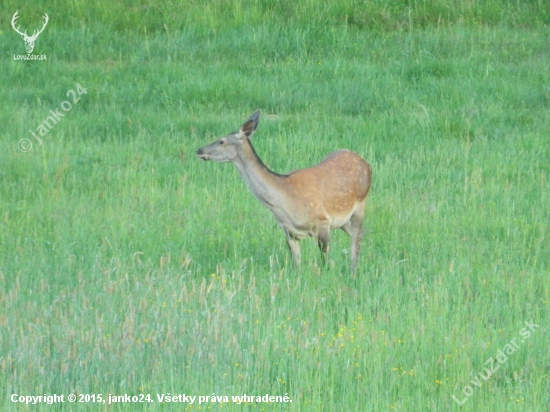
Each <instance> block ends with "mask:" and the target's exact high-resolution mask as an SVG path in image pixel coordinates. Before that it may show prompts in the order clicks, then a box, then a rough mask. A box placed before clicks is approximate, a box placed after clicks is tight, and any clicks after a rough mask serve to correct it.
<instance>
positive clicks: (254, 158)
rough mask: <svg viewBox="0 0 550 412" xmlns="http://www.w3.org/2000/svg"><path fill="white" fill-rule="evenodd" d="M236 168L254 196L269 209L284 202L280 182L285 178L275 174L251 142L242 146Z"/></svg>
mask: <svg viewBox="0 0 550 412" xmlns="http://www.w3.org/2000/svg"><path fill="white" fill-rule="evenodd" d="M234 163H235V166H236V167H237V170H238V171H239V173H240V174H241V177H242V178H243V180H244V183H245V184H246V186H247V187H248V188H249V189H250V191H251V192H252V194H253V195H254V196H255V197H256V198H257V199H258V200H259V201H260V203H262V204H263V205H264V206H266V207H268V208H269V209H273V208H276V207H277V206H278V205H279V204H280V203H281V202H282V201H283V199H282V198H283V193H282V191H281V186H280V180H281V178H282V177H283V176H281V175H278V174H276V173H273V172H272V171H271V170H269V168H268V167H267V166H266V165H264V163H263V162H262V160H261V159H260V158H259V157H258V155H257V154H256V151H255V150H254V147H252V144H251V143H250V141H247V142H246V143H245V144H243V146H242V150H241V151H240V153H239V156H238V158H237V160H235V162H234Z"/></svg>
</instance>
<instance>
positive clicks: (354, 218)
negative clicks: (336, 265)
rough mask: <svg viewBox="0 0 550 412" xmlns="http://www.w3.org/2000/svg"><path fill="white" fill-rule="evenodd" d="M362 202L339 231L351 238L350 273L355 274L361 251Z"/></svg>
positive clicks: (363, 207) (363, 213) (363, 206)
mask: <svg viewBox="0 0 550 412" xmlns="http://www.w3.org/2000/svg"><path fill="white" fill-rule="evenodd" d="M365 204H366V202H365V201H364V202H363V203H362V204H360V205H359V207H358V208H357V209H356V210H355V212H354V213H353V215H351V217H350V219H349V221H348V222H347V223H346V224H345V225H344V226H342V227H341V229H342V230H343V231H344V232H346V233H347V234H348V235H350V236H351V256H350V258H351V271H352V272H353V273H355V270H356V269H357V261H358V260H359V252H360V251H361V240H362V239H363V218H364V217H365Z"/></svg>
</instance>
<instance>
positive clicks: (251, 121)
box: [239, 110, 260, 137]
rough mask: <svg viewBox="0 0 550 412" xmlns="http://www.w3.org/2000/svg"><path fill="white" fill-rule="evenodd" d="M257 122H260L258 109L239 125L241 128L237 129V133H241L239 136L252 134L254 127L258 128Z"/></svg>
mask: <svg viewBox="0 0 550 412" xmlns="http://www.w3.org/2000/svg"><path fill="white" fill-rule="evenodd" d="M259 123H260V111H259V110H257V111H256V112H254V114H253V115H252V116H250V117H249V118H248V120H247V121H246V122H245V123H244V124H243V125H242V126H241V128H240V130H239V135H241V136H242V135H245V136H246V137H250V136H251V135H252V133H254V132H255V131H256V129H257V128H258V124H259Z"/></svg>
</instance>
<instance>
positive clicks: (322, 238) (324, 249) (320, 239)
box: [317, 226, 330, 266]
mask: <svg viewBox="0 0 550 412" xmlns="http://www.w3.org/2000/svg"><path fill="white" fill-rule="evenodd" d="M329 241H330V226H321V227H320V228H319V233H318V234H317V244H318V245H319V249H320V250H321V260H322V262H323V266H324V265H325V262H326V260H327V255H328V249H329V248H328V244H329Z"/></svg>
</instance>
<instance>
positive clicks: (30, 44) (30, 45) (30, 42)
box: [11, 10, 49, 54]
mask: <svg viewBox="0 0 550 412" xmlns="http://www.w3.org/2000/svg"><path fill="white" fill-rule="evenodd" d="M17 13H19V10H17V11H16V12H15V14H14V15H13V18H12V19H11V26H12V27H13V29H14V30H15V31H16V32H17V33H19V34H20V35H21V37H22V38H23V40H25V48H26V49H27V53H28V54H31V53H32V51H33V49H34V42H35V41H36V38H37V37H38V35H39V34H40V33H42V32H43V31H44V28H45V27H46V24H48V20H49V18H48V15H47V14H44V25H43V26H42V28H41V29H40V30H38V31H37V30H35V31H34V32H33V34H32V36H28V35H27V30H25V32H23V33H22V32H21V31H19V28H18V27H15V21H16V20H17V18H18V17H19V16H18V15H17Z"/></svg>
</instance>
